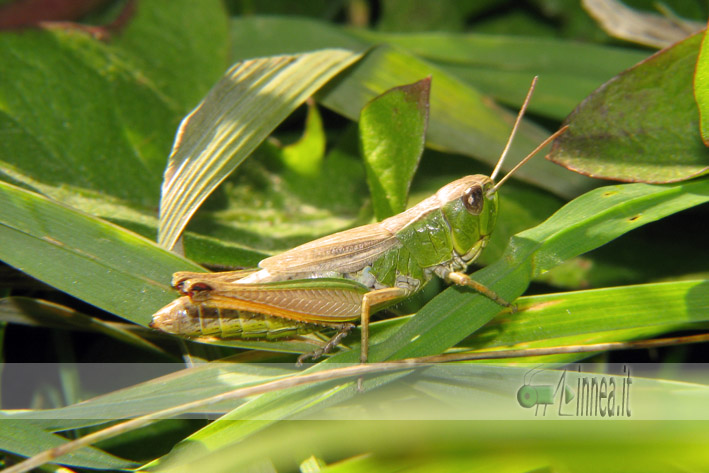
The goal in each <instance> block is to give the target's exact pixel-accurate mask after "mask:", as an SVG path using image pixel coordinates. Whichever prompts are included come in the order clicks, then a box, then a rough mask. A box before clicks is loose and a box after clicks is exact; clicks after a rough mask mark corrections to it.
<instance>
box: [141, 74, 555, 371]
mask: <svg viewBox="0 0 709 473" xmlns="http://www.w3.org/2000/svg"><path fill="white" fill-rule="evenodd" d="M535 82H536V78H535V80H534V81H533V82H532V86H531V87H530V89H529V92H528V94H527V97H526V99H525V101H524V104H523V105H522V108H521V109H520V112H519V114H518V116H517V120H516V122H515V125H514V127H513V130H512V132H511V133H510V137H509V138H508V141H507V145H506V146H505V149H504V150H503V152H502V155H501V156H500V159H499V161H498V163H497V165H496V166H495V169H494V171H493V173H492V174H491V176H490V177H488V176H485V175H481V174H477V175H472V176H466V177H463V178H460V179H458V180H456V181H453V182H451V183H449V184H448V185H446V186H444V187H442V188H441V189H440V190H439V191H438V192H436V193H435V194H434V195H432V196H431V197H429V198H427V199H425V200H423V201H422V202H420V203H419V204H417V205H415V206H414V207H411V208H410V209H408V210H406V211H404V212H402V213H400V214H398V215H394V216H393V217H390V218H387V219H385V220H383V221H381V222H378V223H372V224H369V225H364V226H361V227H356V228H353V229H350V230H346V231H343V232H339V233H335V234H332V235H329V236H326V237H323V238H319V239H317V240H314V241H311V242H309V243H306V244H304V245H301V246H298V247H296V248H294V249H292V250H289V251H286V252H284V253H281V254H279V255H276V256H272V257H270V258H266V259H264V260H262V261H261V262H260V263H259V264H258V268H257V269H253V270H241V271H228V272H219V273H194V272H178V273H175V274H174V276H173V280H172V285H173V287H174V288H175V289H177V290H178V291H179V292H180V294H181V295H182V297H180V298H178V299H176V300H175V301H173V302H172V303H171V304H168V305H167V306H165V307H163V308H162V309H160V310H159V311H158V312H156V313H155V314H154V315H153V318H152V321H151V323H150V326H151V327H153V328H157V329H161V330H163V331H166V332H170V333H174V334H179V335H182V336H186V337H205V336H206V337H216V338H221V339H228V338H236V339H266V340H275V339H286V338H297V337H299V336H302V335H306V334H311V333H314V332H319V331H322V330H323V329H327V328H330V329H334V330H335V334H334V335H333V336H332V338H330V340H329V341H328V342H327V343H326V344H324V345H322V346H320V347H319V348H318V349H316V350H315V351H314V352H312V353H308V354H304V355H301V356H300V357H299V358H298V361H299V363H302V361H303V360H305V359H306V358H308V357H312V358H313V359H315V358H318V357H319V356H321V355H323V354H325V353H328V352H330V351H331V350H333V349H334V348H335V347H336V346H337V345H338V344H339V343H340V341H341V340H342V338H344V337H345V336H346V335H347V333H349V331H350V330H351V329H352V328H353V327H354V322H356V321H357V320H359V321H360V323H361V339H362V343H361V350H360V361H361V362H363V363H364V362H366V361H367V353H368V342H369V317H370V315H371V314H372V313H373V312H375V311H377V310H380V309H381V308H383V307H386V306H388V305H391V304H394V303H396V302H398V301H400V300H402V299H404V298H406V297H408V296H410V295H411V294H413V293H415V292H417V291H419V290H420V289H421V288H422V287H423V286H424V285H425V284H426V283H427V282H428V281H430V280H431V279H432V278H433V277H434V275H435V276H438V277H440V278H442V279H444V280H446V281H448V282H449V283H452V284H457V285H460V286H466V287H469V288H472V289H474V290H475V291H478V292H479V293H481V294H483V295H485V296H487V297H488V298H490V299H492V300H493V301H495V302H497V303H498V304H500V305H504V306H509V305H510V304H509V303H508V302H506V301H504V300H502V299H501V298H500V297H499V296H498V295H497V294H496V293H495V292H493V291H492V290H491V289H489V288H487V287H485V286H484V285H482V284H480V283H478V282H476V281H474V280H472V279H471V278H470V276H468V275H467V274H466V273H465V272H464V271H465V270H466V269H467V267H468V265H470V264H471V263H472V262H473V261H475V259H476V258H477V257H478V255H479V254H480V252H481V251H482V250H483V248H485V245H486V244H487V242H488V240H489V238H490V235H491V234H492V231H493V229H494V227H495V220H496V217H497V207H498V205H497V190H498V189H499V188H500V186H501V185H502V183H503V182H504V181H505V180H507V179H508V178H509V177H510V176H511V175H512V174H513V173H514V171H516V170H517V169H518V168H519V166H521V165H522V164H524V163H525V162H526V161H527V160H529V159H530V158H531V157H532V156H534V155H535V154H536V153H537V152H538V151H539V150H541V149H542V148H543V147H544V146H546V145H547V144H548V143H550V142H551V141H552V140H553V139H554V138H556V137H557V136H559V135H560V134H561V133H563V132H564V130H565V128H562V129H560V130H559V131H557V132H556V133H554V134H553V135H552V136H550V137H549V138H548V139H546V140H545V141H544V142H543V143H542V144H541V145H539V146H538V147H537V148H536V149H535V150H534V151H532V152H531V153H530V154H529V155H528V156H527V157H526V158H525V159H524V160H522V161H521V162H520V163H519V164H518V165H517V166H516V167H515V168H514V169H512V171H510V172H509V173H507V175H505V176H504V178H502V179H501V180H500V182H498V183H497V184H495V182H494V179H495V176H496V175H497V173H498V172H499V170H500V167H501V164H502V161H503V159H504V157H505V155H506V154H507V151H508V150H509V147H510V145H511V142H512V139H513V137H514V134H515V132H516V130H517V128H518V126H519V123H520V121H521V119H522V116H523V114H524V111H525V109H526V107H527V104H528V102H529V100H530V97H531V94H532V91H533V90H534V85H535Z"/></svg>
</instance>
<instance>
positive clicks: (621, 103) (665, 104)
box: [548, 35, 709, 183]
mask: <svg viewBox="0 0 709 473" xmlns="http://www.w3.org/2000/svg"><path fill="white" fill-rule="evenodd" d="M700 41H701V35H695V36H692V37H690V38H688V39H687V40H685V41H682V42H681V43H678V44H676V45H674V46H672V47H670V48H668V49H664V50H662V51H660V52H659V53H657V54H655V55H654V56H652V57H651V58H650V59H648V60H646V61H644V62H643V63H641V64H639V65H637V66H635V67H633V68H631V69H629V70H627V71H625V72H624V73H622V74H620V75H619V76H618V77H616V78H614V79H612V80H611V81H609V82H607V83H606V84H605V85H603V86H602V87H601V88H600V89H598V90H597V91H596V92H594V93H593V94H592V95H591V96H590V97H589V98H588V99H587V100H585V101H584V102H583V103H582V104H581V105H579V107H578V108H577V109H576V110H575V111H574V112H573V113H572V114H571V115H569V117H568V118H567V119H566V121H565V123H566V124H568V125H569V129H568V131H567V132H566V133H564V134H563V135H562V136H561V137H560V138H559V139H558V140H556V141H555V142H554V146H553V148H552V152H551V154H550V155H549V156H548V158H549V159H551V160H552V161H554V162H556V163H559V164H561V165H563V166H565V167H567V168H569V169H571V170H574V171H576V172H579V173H582V174H586V175H589V176H593V177H600V178H606V179H615V180H620V181H628V182H656V183H662V182H675V181H681V180H685V179H690V178H692V177H695V176H698V175H700V174H703V173H704V172H706V170H707V169H709V152H708V151H707V150H706V148H705V147H704V146H703V145H702V141H701V138H700V134H699V117H698V114H697V109H696V104H695V102H694V98H693V95H692V77H693V75H694V67H695V63H696V57H697V53H698V52H699V44H700Z"/></svg>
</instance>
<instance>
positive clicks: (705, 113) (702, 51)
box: [694, 31, 709, 146]
mask: <svg viewBox="0 0 709 473" xmlns="http://www.w3.org/2000/svg"><path fill="white" fill-rule="evenodd" d="M694 99H695V100H696V101H697V106H698V107H699V129H700V132H701V134H702V141H703V142H704V145H705V146H709V37H708V36H707V34H706V31H705V32H704V34H703V35H702V44H701V46H700V48H699V57H698V58H697V67H696V70H695V71H694Z"/></svg>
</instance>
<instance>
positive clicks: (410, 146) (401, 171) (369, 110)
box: [359, 77, 431, 220]
mask: <svg viewBox="0 0 709 473" xmlns="http://www.w3.org/2000/svg"><path fill="white" fill-rule="evenodd" d="M430 91H431V78H430V77H428V78H426V79H422V80H420V81H419V82H415V83H413V84H409V85H405V86H400V87H396V88H394V89H391V90H389V91H387V92H385V93H383V94H382V95H380V96H378V97H377V98H375V99H374V100H372V101H371V102H369V103H368V104H367V105H366V106H365V107H364V108H363V109H362V113H361V115H360V120H359V132H360V145H361V147H362V155H363V157H364V162H365V168H366V170H367V182H368V184H369V189H370V191H371V194H372V201H373V203H374V215H375V216H376V218H377V220H383V219H385V218H387V217H391V216H392V215H394V214H397V213H399V212H403V211H404V210H406V200H407V197H408V194H409V186H410V185H411V179H413V177H414V173H415V172H416V169H417V168H418V163H419V160H420V159H421V153H423V148H424V142H425V139H426V127H427V125H428V98H429V94H430Z"/></svg>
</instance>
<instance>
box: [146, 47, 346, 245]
mask: <svg viewBox="0 0 709 473" xmlns="http://www.w3.org/2000/svg"><path fill="white" fill-rule="evenodd" d="M357 59H359V54H357V53H353V52H349V51H344V50H334V49H333V50H321V51H317V52H312V53H304V54H300V55H292V56H276V57H269V58H260V59H252V60H248V61H243V62H240V63H237V64H236V65H234V66H233V67H232V68H231V69H229V71H228V72H227V73H226V75H225V76H224V77H223V78H222V80H221V81H219V82H218V83H217V84H216V85H215V86H214V88H213V89H212V90H211V92H210V93H209V95H207V97H206V98H205V99H204V101H203V102H202V103H201V104H200V105H199V106H197V108H196V109H195V110H193V111H192V113H190V114H189V115H188V116H187V117H186V118H185V119H184V120H183V122H182V124H181V125H180V128H179V130H178V131H177V137H176V139H175V144H174V146H173V151H172V153H171V155H170V160H169V163H168V167H167V169H166V171H165V181H164V183H163V193H162V199H161V203H160V227H159V231H158V241H159V243H160V244H161V245H162V246H163V247H166V248H172V247H173V246H174V245H175V243H176V242H177V239H178V238H179V236H180V234H181V233H182V231H183V229H184V228H185V226H186V225H187V222H188V221H189V219H190V217H192V214H193V213H194V212H195V211H196V210H197V208H198V207H199V206H200V205H201V204H202V202H204V200H205V199H206V198H207V197H208V196H209V194H210V193H211V192H212V191H213V190H214V189H215V188H216V187H217V186H218V185H219V183H220V182H222V181H223V180H224V179H225V178H226V177H227V176H228V175H229V174H230V173H231V172H232V171H233V170H234V169H235V168H236V167H237V166H238V165H239V164H240V163H241V162H242V161H243V160H244V159H245V158H246V157H247V156H248V155H249V154H251V152H252V151H253V150H254V149H255V148H256V146H258V144H259V143H261V141H263V140H264V139H265V138H266V137H267V136H268V135H269V134H270V133H271V132H272V131H273V130H274V129H275V128H276V126H277V125H278V124H279V123H281V121H283V120H284V119H285V118H286V117H287V116H288V115H289V114H290V113H291V112H292V111H293V110H295V108H296V107H298V106H299V105H300V104H302V103H303V102H304V101H305V99H307V98H308V97H309V96H310V95H312V94H313V93H314V92H315V91H316V90H318V89H319V88H320V87H321V86H322V85H323V84H325V83H326V82H327V81H328V80H330V79H331V78H332V77H333V76H334V75H335V74H337V73H339V72H340V71H341V70H342V69H344V68H345V67H347V66H349V65H350V64H352V63H353V62H354V61H356V60H357Z"/></svg>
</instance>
